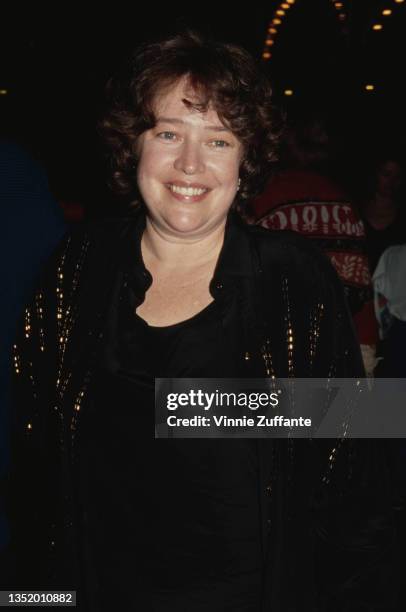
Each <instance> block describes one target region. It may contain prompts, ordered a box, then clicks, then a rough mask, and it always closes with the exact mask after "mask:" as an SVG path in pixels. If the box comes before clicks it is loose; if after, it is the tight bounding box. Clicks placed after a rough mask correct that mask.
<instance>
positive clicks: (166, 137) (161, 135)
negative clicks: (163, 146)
mask: <svg viewBox="0 0 406 612" xmlns="http://www.w3.org/2000/svg"><path fill="white" fill-rule="evenodd" d="M158 138H161V139H162V140H175V138H176V134H175V133H174V132H160V133H159V134H158Z"/></svg>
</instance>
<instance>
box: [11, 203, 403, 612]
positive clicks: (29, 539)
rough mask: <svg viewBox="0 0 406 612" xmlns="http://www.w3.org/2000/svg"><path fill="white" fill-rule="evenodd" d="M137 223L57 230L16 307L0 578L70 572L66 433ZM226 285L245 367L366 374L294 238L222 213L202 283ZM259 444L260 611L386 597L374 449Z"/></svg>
mask: <svg viewBox="0 0 406 612" xmlns="http://www.w3.org/2000/svg"><path fill="white" fill-rule="evenodd" d="M144 224H145V219H144V216H143V213H142V212H140V213H137V214H136V215H135V216H134V217H131V218H127V219H115V220H105V221H102V222H98V223H95V224H90V225H88V226H85V227H83V228H81V229H79V230H77V231H75V232H74V233H73V234H71V235H70V236H68V237H67V238H66V240H65V241H64V242H63V244H62V245H61V247H60V249H59V250H58V252H57V253H56V255H55V257H54V258H53V259H52V261H51V262H50V264H49V266H48V268H47V270H46V271H45V273H44V275H43V277H42V279H41V282H40V284H39V288H38V290H37V292H36V295H35V298H34V300H33V302H32V304H31V306H30V307H28V308H27V310H26V313H25V318H24V321H23V322H22V327H21V331H20V336H19V339H18V341H17V344H16V350H15V357H14V365H15V385H14V388H15V395H14V397H15V413H14V416H15V422H14V431H15V436H14V445H13V448H14V461H13V465H14V470H13V473H12V475H11V479H10V494H9V499H10V515H11V518H12V520H13V521H14V540H13V545H12V547H11V549H10V557H9V560H8V562H9V564H10V565H9V567H11V570H9V573H10V577H9V580H10V586H14V587H17V586H22V585H24V588H28V587H31V588H34V587H35V588H36V589H39V588H44V589H45V588H47V589H51V588H54V587H55V586H56V585H57V586H58V588H62V587H63V588H66V589H67V588H72V589H74V588H77V587H78V585H80V568H79V563H78V552H77V546H76V543H77V539H78V538H79V537H80V516H78V515H77V511H76V506H75V497H74V490H75V483H74V469H73V468H74V466H75V460H76V455H75V436H76V432H77V430H78V428H80V415H81V414H82V413H83V411H84V410H86V401H87V395H86V391H87V387H88V385H89V381H90V380H91V377H92V367H93V364H94V362H95V357H96V355H97V351H98V347H99V342H100V340H101V337H102V330H103V322H104V320H105V316H106V312H107V310H108V308H109V303H110V298H111V293H112V288H113V286H114V281H115V278H116V275H117V273H118V271H119V270H120V267H121V265H122V261H123V254H124V252H128V248H129V245H132V243H133V241H134V239H135V236H138V237H139V236H140V235H141V233H142V228H143V226H144ZM137 273H139V274H145V271H143V270H142V268H139V271H138V272H137ZM229 289H231V290H234V291H236V292H237V294H238V297H239V301H238V303H239V316H238V318H236V317H233V316H231V317H228V319H227V320H225V321H223V325H224V327H225V329H226V330H227V329H228V332H229V333H230V336H232V335H233V334H234V335H236V334H243V338H244V342H245V345H246V350H245V351H244V355H242V356H241V359H244V360H245V366H244V367H245V368H246V370H245V377H251V376H252V377H265V376H272V375H275V376H277V377H290V376H295V377H301V378H306V377H317V378H327V377H342V378H344V377H348V378H351V377H359V376H362V375H363V367H362V361H361V357H360V352H359V347H358V345H357V342H356V339H355V335H354V332H353V328H352V323H351V318H350V315H349V313H348V309H347V305H346V302H345V299H344V295H343V291H342V287H341V285H340V282H339V280H338V278H337V276H336V274H335V272H334V270H333V269H332V267H331V265H330V264H329V262H328V261H327V259H325V258H324V257H323V256H322V255H321V254H319V252H318V251H316V250H315V249H314V247H312V246H311V245H310V244H309V243H308V242H306V241H305V240H303V239H302V238H300V237H299V236H297V235H295V234H290V233H285V232H270V231H267V230H264V229H262V228H259V227H249V226H246V225H245V224H243V223H242V222H241V221H240V220H239V218H237V217H236V216H234V214H231V215H230V217H229V220H228V224H227V229H226V235H225V241H224V246H223V249H222V252H221V254H220V258H219V262H218V265H217V268H216V271H215V274H214V278H213V280H212V282H211V285H210V290H211V292H212V294H213V296H214V297H215V298H216V296H217V295H219V294H221V292H223V291H227V290H229ZM246 355H248V356H249V359H246V358H245V357H246ZM259 449H260V450H259V452H260V492H259V494H260V500H261V530H262V548H263V561H264V593H263V598H262V599H263V607H262V610H263V611H264V612H265V611H268V610H269V611H272V612H282V611H283V612H288V611H289V612H291V611H296V610H306V611H307V610H314V611H316V610H317V611H319V610H320V611H324V610H325V611H326V612H327V611H328V612H334V611H336V610H337V611H344V610H346V611H347V610H348V611H349V610H354V611H355V610H357V611H359V610H364V609H365V610H374V611H378V610H385V612H387V611H389V610H392V609H394V608H393V605H392V599H393V598H392V594H391V593H390V592H389V591H388V588H387V585H388V580H389V579H390V578H391V577H392V578H393V575H392V573H393V568H392V566H391V561H390V559H391V547H392V540H393V530H392V523H391V513H390V494H389V490H388V485H387V479H386V476H387V475H386V471H385V464H384V461H383V457H382V452H381V448H380V446H379V445H377V444H375V443H373V442H372V441H368V440H363V441H362V442H359V441H355V440H318V441H308V440H273V441H272V440H260V441H259ZM39 500H41V502H39Z"/></svg>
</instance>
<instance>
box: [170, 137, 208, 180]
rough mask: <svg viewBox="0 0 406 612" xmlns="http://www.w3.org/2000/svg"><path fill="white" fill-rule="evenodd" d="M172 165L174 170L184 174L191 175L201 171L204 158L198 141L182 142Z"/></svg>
mask: <svg viewBox="0 0 406 612" xmlns="http://www.w3.org/2000/svg"><path fill="white" fill-rule="evenodd" d="M174 166H175V169H176V170H179V171H180V172H183V173H184V174H190V175H191V174H199V173H201V172H203V171H204V160H203V154H202V151H201V150H200V145H199V143H194V142H190V141H189V142H187V141H185V142H184V143H183V144H182V147H181V149H180V151H179V155H178V156H177V158H176V160H175V164H174Z"/></svg>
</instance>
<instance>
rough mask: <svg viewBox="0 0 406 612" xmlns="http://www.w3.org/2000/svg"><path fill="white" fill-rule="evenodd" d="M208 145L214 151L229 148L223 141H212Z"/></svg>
mask: <svg viewBox="0 0 406 612" xmlns="http://www.w3.org/2000/svg"><path fill="white" fill-rule="evenodd" d="M210 144H211V146H212V147H214V148H215V149H225V148H226V147H229V146H230V145H229V144H228V142H226V141H225V140H212V141H211V143H210Z"/></svg>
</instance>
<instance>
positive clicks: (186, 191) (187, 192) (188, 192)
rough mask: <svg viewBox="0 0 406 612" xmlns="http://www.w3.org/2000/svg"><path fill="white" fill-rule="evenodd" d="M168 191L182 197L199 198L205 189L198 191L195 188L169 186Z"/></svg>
mask: <svg viewBox="0 0 406 612" xmlns="http://www.w3.org/2000/svg"><path fill="white" fill-rule="evenodd" d="M169 189H170V190H171V191H174V192H175V193H180V194H181V195H184V196H199V195H202V193H205V192H206V191H207V189H199V188H197V187H179V186H178V185H169Z"/></svg>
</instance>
